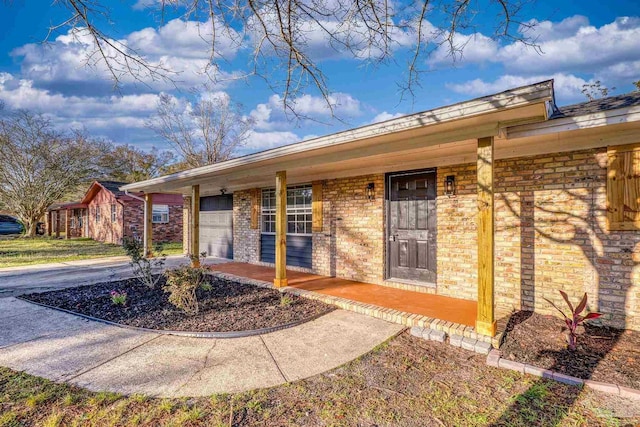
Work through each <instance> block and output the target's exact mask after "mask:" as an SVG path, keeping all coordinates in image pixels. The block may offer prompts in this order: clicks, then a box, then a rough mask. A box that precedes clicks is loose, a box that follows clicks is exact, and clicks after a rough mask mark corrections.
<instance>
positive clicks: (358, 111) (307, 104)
mask: <svg viewBox="0 0 640 427" xmlns="http://www.w3.org/2000/svg"><path fill="white" fill-rule="evenodd" d="M327 101H328V102H329V104H327ZM293 105H294V107H293V108H294V109H295V111H296V113H297V114H298V115H299V116H300V117H301V118H302V122H301V123H302V124H305V123H307V124H308V120H307V119H309V120H318V121H330V120H331V119H332V113H333V115H335V116H336V117H340V118H341V119H348V118H353V117H357V116H360V115H362V104H361V102H360V101H359V100H358V99H356V98H354V97H353V96H352V95H350V94H348V93H340V92H338V93H334V94H332V95H329V97H328V99H327V100H325V99H324V98H322V97H320V96H312V95H302V96H299V97H298V98H296V100H295V101H294V102H293ZM329 105H331V107H329ZM249 115H250V116H251V117H252V118H253V119H254V120H255V126H256V129H258V130H284V129H289V128H290V127H291V126H292V122H293V121H295V118H294V117H289V116H287V113H286V111H285V110H284V107H283V100H282V98H281V97H280V96H279V95H271V96H270V97H269V100H268V101H267V102H266V103H261V104H258V105H256V107H255V108H254V109H253V110H252V111H251V112H250V113H249Z"/></svg>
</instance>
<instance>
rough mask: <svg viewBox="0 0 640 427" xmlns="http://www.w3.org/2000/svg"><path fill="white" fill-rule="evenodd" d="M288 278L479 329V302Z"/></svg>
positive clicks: (254, 272)
mask: <svg viewBox="0 0 640 427" xmlns="http://www.w3.org/2000/svg"><path fill="white" fill-rule="evenodd" d="M210 268H211V269H212V270H216V271H220V272H222V273H227V274H233V275H235V276H242V277H248V278H250V279H254V280H262V281H265V282H270V283H273V278H274V277H275V270H274V269H273V268H271V267H264V266H260V265H254V264H246V263H239V262H230V263H224V264H218V265H212V266H211V267H210ZM287 278H288V279H289V286H290V287H293V288H300V289H304V290H307V291H312V292H317V293H320V294H325V295H331V296H335V297H340V298H345V299H348V300H352V301H358V302H361V303H365V304H373V305H377V306H379V307H384V308H391V309H394V310H400V311H405V312H409V313H414V314H419V315H422V316H427V317H432V318H434V319H441V320H446V321H448V322H453V323H458V324H462V325H466V326H475V320H476V310H477V306H476V302H475V301H469V300H463V299H457V298H450V297H445V296H441V295H433V294H425V293H422V292H412V291H405V290H402V289H396V288H390V287H387V286H380V285H374V284H371V283H362V282H355V281H352V280H345V279H338V278H335V277H328V276H318V275H315V274H309V273H301V272H299V271H290V270H287Z"/></svg>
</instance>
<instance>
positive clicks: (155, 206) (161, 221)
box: [151, 205, 170, 224]
mask: <svg viewBox="0 0 640 427" xmlns="http://www.w3.org/2000/svg"><path fill="white" fill-rule="evenodd" d="M164 208H166V212H165V209H164ZM160 210H162V212H160V213H159V215H160V220H159V221H156V220H155V218H154V217H155V215H156V212H155V211H160ZM169 211H170V209H169V205H152V206H151V223H152V224H168V223H169ZM164 215H166V220H164Z"/></svg>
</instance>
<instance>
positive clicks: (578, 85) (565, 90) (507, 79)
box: [446, 73, 593, 100]
mask: <svg viewBox="0 0 640 427" xmlns="http://www.w3.org/2000/svg"><path fill="white" fill-rule="evenodd" d="M551 78H552V79H554V89H555V93H556V95H557V96H558V97H560V98H561V99H563V100H579V99H582V100H584V95H582V93H581V90H582V85H584V84H587V83H592V82H593V80H584V79H582V78H580V77H576V76H574V75H572V74H562V73H558V74H553V75H538V76H517V75H504V76H500V77H499V78H497V79H496V80H494V81H492V82H488V81H485V80H482V79H475V80H469V81H466V82H463V83H447V84H446V86H447V88H449V89H451V90H453V91H454V92H456V93H460V94H464V95H472V96H483V95H490V94H492V93H496V92H501V91H503V90H507V89H510V88H514V87H518V86H524V85H528V84H532V83H536V82H539V81H543V80H548V79H551Z"/></svg>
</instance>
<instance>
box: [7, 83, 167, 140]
mask: <svg viewBox="0 0 640 427" xmlns="http://www.w3.org/2000/svg"><path fill="white" fill-rule="evenodd" d="M0 100H2V101H4V102H5V103H6V105H7V108H8V109H29V110H32V111H34V112H39V113H42V114H44V115H46V116H48V117H50V118H51V119H52V120H53V122H54V123H55V124H57V125H59V126H61V127H68V126H71V127H73V128H82V127H86V128H87V129H89V130H93V131H97V132H100V133H101V134H102V133H103V131H104V130H108V129H110V128H111V129H116V128H118V129H122V128H138V129H141V128H144V126H145V121H146V118H147V117H148V116H149V115H150V114H152V113H153V111H155V109H156V105H157V102H158V95H157V94H149V93H142V94H135V95H124V96H115V95H111V96H102V97H92V96H65V95H62V94H59V93H52V92H51V91H49V90H46V89H39V88H37V87H35V86H34V84H33V81H31V80H28V79H18V78H16V77H14V76H13V75H11V74H9V73H0Z"/></svg>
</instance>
